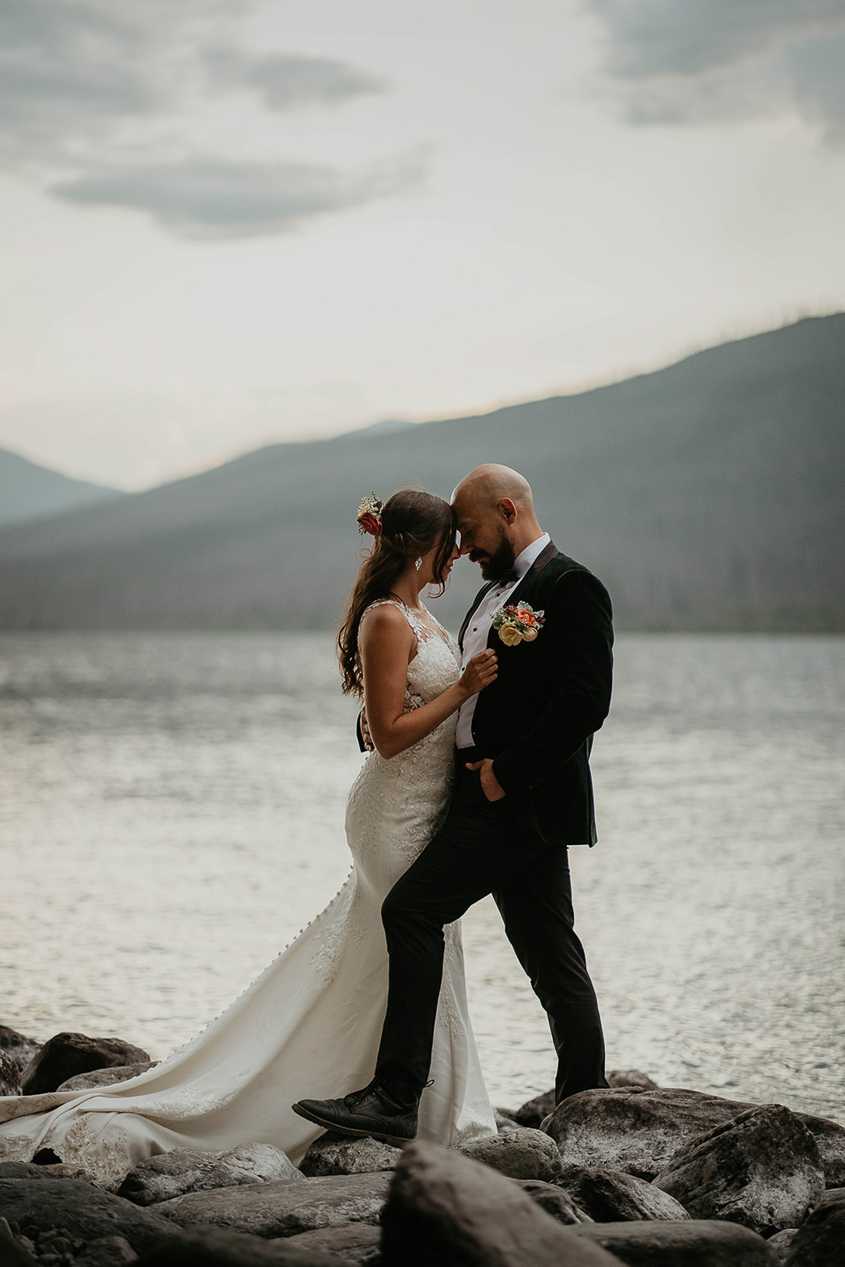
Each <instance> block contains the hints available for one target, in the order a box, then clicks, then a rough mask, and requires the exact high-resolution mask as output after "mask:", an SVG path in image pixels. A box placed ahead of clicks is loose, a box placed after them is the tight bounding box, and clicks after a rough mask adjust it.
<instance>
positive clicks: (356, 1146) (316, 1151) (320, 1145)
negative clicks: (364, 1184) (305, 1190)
mask: <svg viewBox="0 0 845 1267" xmlns="http://www.w3.org/2000/svg"><path fill="white" fill-rule="evenodd" d="M401 1156H402V1150H401V1149H400V1148H392V1147H391V1145H390V1144H382V1143H380V1141H379V1140H377V1139H371V1138H370V1137H369V1136H366V1137H364V1138H362V1139H354V1138H352V1137H351V1136H349V1135H334V1134H332V1132H331V1131H327V1132H326V1134H325V1135H321V1136H320V1138H319V1139H316V1140H315V1141H314V1143H313V1144H312V1145H311V1147H310V1148H309V1149H308V1151H307V1152H306V1154H305V1156H304V1157H303V1158H302V1161H301V1162H300V1163H299V1169H300V1170H301V1171H302V1173H303V1174H304V1175H310V1176H317V1175H372V1174H376V1173H378V1171H381V1170H393V1169H394V1168H395V1166H396V1163H397V1162H398V1161H399V1158H400V1157H401Z"/></svg>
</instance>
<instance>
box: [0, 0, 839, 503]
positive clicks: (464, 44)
mask: <svg viewBox="0 0 845 1267" xmlns="http://www.w3.org/2000/svg"><path fill="white" fill-rule="evenodd" d="M844 65H845V0H800V3H799V0H485V3H483V4H481V3H479V0H425V3H406V4H397V3H396V0H356V3H355V4H351V3H350V2H349V0H120V3H116V2H115V0H0V294H2V305H1V306H0V341H1V342H0V348H2V354H1V355H2V359H0V446H2V447H6V448H10V449H13V450H15V451H16V452H19V453H22V454H24V455H25V456H27V457H30V458H32V459H34V460H36V461H39V462H43V463H45V464H47V465H49V466H53V467H55V468H57V469H60V470H63V471H65V472H67V473H69V474H73V475H78V476H83V477H85V478H89V479H95V480H98V481H101V482H104V483H108V484H113V485H116V486H119V487H123V488H142V487H147V486H149V485H151V484H155V483H159V482H161V481H162V480H165V479H169V478H172V477H174V476H177V475H181V474H185V473H191V472H194V471H196V470H200V469H203V468H204V467H207V466H209V465H212V464H214V463H216V462H219V461H221V460H224V459H226V458H228V457H231V456H234V455H235V454H237V453H239V452H244V451H246V450H249V449H253V448H257V447H258V446H259V445H261V444H263V443H267V442H268V441H275V440H285V439H303V438H307V437H317V436H325V435H330V434H335V433H337V432H339V431H346V430H349V429H351V428H354V427H358V426H363V425H366V424H368V423H371V422H374V421H378V420H379V419H383V418H410V419H415V420H423V419H428V418H433V417H437V416H440V417H448V416H452V415H455V414H460V413H470V412H476V411H479V410H484V409H488V408H492V407H495V406H496V405H498V404H501V403H504V402H514V401H519V400H527V399H535V398H539V397H543V396H548V395H550V394H553V393H558V392H567V391H573V390H577V389H579V388H581V387H583V386H585V385H592V384H595V383H598V382H604V381H608V380H610V379H612V378H616V377H619V376H623V375H625V374H627V373H628V372H630V371H632V370H636V369H639V368H651V367H655V366H658V365H661V364H666V363H668V362H670V361H672V360H674V359H676V358H677V357H678V356H679V355H681V354H683V353H684V352H686V351H688V350H690V349H691V348H693V347H696V346H703V345H709V344H713V343H718V342H720V341H721V340H722V339H723V338H725V337H731V336H733V335H736V334H745V333H749V332H753V331H756V330H760V329H765V328H769V327H771V326H776V325H778V324H781V323H782V322H783V321H784V320H791V319H793V318H794V317H796V316H797V315H800V314H801V313H803V312H813V313H815V312H828V311H835V310H839V309H842V308H845V250H843V243H842V239H843V229H842V226H843V224H845V75H843V69H842V68H843V66H844Z"/></svg>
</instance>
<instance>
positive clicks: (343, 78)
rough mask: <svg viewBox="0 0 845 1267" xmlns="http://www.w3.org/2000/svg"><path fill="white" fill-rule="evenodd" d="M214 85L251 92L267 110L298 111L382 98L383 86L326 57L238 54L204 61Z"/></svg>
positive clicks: (215, 53)
mask: <svg viewBox="0 0 845 1267" xmlns="http://www.w3.org/2000/svg"><path fill="white" fill-rule="evenodd" d="M204 60H205V64H206V66H207V68H208V71H209V74H210V76H211V78H212V80H213V81H214V82H215V83H217V84H219V85H220V86H221V87H225V88H252V89H255V91H256V92H258V93H259V95H260V96H261V99H262V100H263V102H264V104H265V106H267V107H268V109H270V110H291V109H294V108H295V107H297V106H301V105H336V104H339V103H340V102H342V101H345V100H346V99H347V98H349V97H357V96H360V95H362V94H363V93H373V92H382V91H383V90H384V87H385V85H384V81H383V80H381V79H377V78H376V77H375V76H374V75H369V74H367V73H365V72H364V71H360V70H357V69H356V68H355V67H354V66H349V65H347V64H346V63H345V62H338V61H335V60H334V59H332V58H328V57H303V56H298V55H295V54H281V53H278V54H270V55H269V56H266V57H253V56H250V55H249V54H245V53H243V52H241V51H239V50H237V49H230V48H218V49H209V50H208V51H207V52H206V53H205V55H204Z"/></svg>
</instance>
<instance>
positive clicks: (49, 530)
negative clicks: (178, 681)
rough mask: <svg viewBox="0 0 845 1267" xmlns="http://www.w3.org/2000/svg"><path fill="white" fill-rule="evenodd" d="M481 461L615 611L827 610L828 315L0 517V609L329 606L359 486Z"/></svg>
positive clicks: (152, 616) (264, 622)
mask: <svg viewBox="0 0 845 1267" xmlns="http://www.w3.org/2000/svg"><path fill="white" fill-rule="evenodd" d="M485 461H496V462H504V463H507V464H508V465H511V466H515V467H517V468H518V469H519V470H521V471H522V472H523V473H524V474H525V475H526V476H527V477H528V478H529V479H530V481H531V483H532V484H533V486H534V490H535V496H536V500H537V505H538V510H539V516H540V521H541V523H542V524H543V526H544V527H545V528H548V529H549V531H550V532H551V533H552V536H553V537H554V539H555V541H556V542H557V544H558V545H559V546H560V547H561V548H562V549H564V550H565V551H566V552H567V553H569V554H572V555H574V556H575V557H576V558H578V559H580V560H581V561H582V562H584V563H586V564H587V565H588V566H589V567H591V568H592V569H593V570H594V571H596V572H597V573H598V575H599V576H601V577H602V579H603V580H604V581H605V582H606V584H607V585H608V587H609V589H610V591H611V593H612V595H613V598H614V602H615V606H616V610H617V617H618V623H619V625H620V626H622V627H624V628H628V629H669V630H672V629H677V630H839V631H842V630H845V584H843V578H845V495H844V494H845V480H843V475H844V474H845V314H840V315H837V316H831V317H824V318H810V319H807V320H804V321H800V322H798V323H797V324H795V325H792V326H788V327H786V328H784V329H781V330H776V331H772V332H770V333H766V334H761V335H757V336H755V337H753V338H748V339H741V340H739V341H737V342H733V343H728V344H725V345H723V346H721V347H717V348H713V349H710V350H709V351H705V352H701V353H698V354H697V355H695V356H691V357H688V358H687V359H685V360H683V361H681V362H680V363H678V364H677V365H673V366H671V367H670V368H668V369H665V370H661V371H659V372H657V373H653V374H644V375H642V376H639V377H637V378H632V379H629V380H627V381H626V382H623V383H619V384H616V385H613V386H610V387H604V388H599V389H597V390H595V391H590V392H584V393H581V394H579V395H575V396H561V397H555V398H553V399H550V400H543V401H536V402H533V403H530V404H524V405H517V406H513V407H511V408H507V409H500V410H497V411H496V412H494V413H489V414H485V415H482V416H478V417H471V418H458V419H454V420H450V421H445V422H431V423H426V424H423V425H420V426H416V427H407V428H404V429H402V428H400V429H397V430H392V429H390V428H388V429H385V430H383V431H382V430H379V429H375V430H371V431H367V432H361V433H357V434H356V433H352V434H349V435H346V436H342V437H339V438H337V439H334V440H329V441H322V442H313V443H308V444H280V445H274V446H271V447H269V448H265V449H262V450H260V451H258V452H255V453H250V454H248V455H246V456H245V457H242V458H239V459H237V460H236V461H233V462H229V463H227V464H226V465H225V466H222V467H219V468H217V469H216V470H213V471H209V472H206V473H204V474H202V475H198V476H195V477H193V478H191V479H187V480H182V481H179V482H177V483H173V484H169V485H165V486H164V487H162V488H158V489H155V490H153V491H151V492H148V493H143V494H137V495H133V496H127V497H123V498H121V499H120V500H118V501H113V502H108V503H104V504H101V505H97V506H93V507H90V508H88V509H84V510H80V511H77V512H75V513H73V514H68V515H63V516H61V517H59V518H54V519H51V520H49V521H45V522H42V523H36V524H29V525H26V526H25V527H20V528H11V529H6V530H5V531H3V532H1V533H0V626H2V627H5V628H22V629H23V628H42V629H43V628H288V629H305V628H317V627H325V626H331V625H333V624H335V623H336V622H337V621H338V619H339V617H340V615H341V611H342V603H343V596H344V594H345V593H346V591H347V590H348V589H349V586H350V584H351V581H352V578H353V576H354V570H355V563H356V554H357V551H358V550H359V548H360V547H361V544H362V543H361V540H360V538H359V537H358V536H357V534H356V530H355V512H356V509H357V506H358V501H359V499H360V497H361V496H362V495H363V494H365V493H368V492H370V490H371V489H374V490H375V491H376V492H377V493H378V495H379V496H381V497H386V496H387V495H388V494H389V493H390V492H391V491H393V490H395V489H397V488H399V487H401V486H402V485H404V484H406V483H409V482H415V483H422V484H423V485H425V487H427V488H429V489H431V490H432V491H434V492H438V493H441V494H442V495H444V496H446V497H448V496H449V495H450V493H451V490H452V488H453V486H454V485H455V483H456V482H457V481H458V479H459V478H460V477H461V476H462V475H463V474H465V473H466V472H467V471H468V470H470V469H471V468H472V467H473V466H475V465H477V464H478V463H480V462H485ZM477 584H478V571H477V569H476V568H475V567H474V566H473V565H471V564H470V563H469V562H468V561H463V562H462V563H461V564H459V565H458V567H457V568H456V569H455V574H454V579H453V583H452V588H451V590H450V593H449V594H448V595H447V596H446V598H445V599H443V600H441V602H440V605H439V607H438V608H437V610H438V613H439V614H440V615H441V617H445V619H446V620H447V621H448V622H449V623H451V624H453V625H454V624H456V623H457V619H458V617H459V614H460V611H461V610H462V609H463V607H465V605H466V603H467V602H468V600H469V598H470V597H471V596H472V594H473V593H474V592H475V590H476V588H477Z"/></svg>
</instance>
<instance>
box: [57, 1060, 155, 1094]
mask: <svg viewBox="0 0 845 1267" xmlns="http://www.w3.org/2000/svg"><path fill="white" fill-rule="evenodd" d="M157 1064H158V1061H157V1060H139V1061H136V1063H135V1064H134V1065H107V1066H106V1067H105V1068H104V1069H91V1070H90V1071H89V1072H88V1073H76V1074H74V1075H73V1077H72V1078H68V1079H67V1081H66V1082H63V1083H62V1085H61V1086H60V1087H58V1088H57V1090H59V1091H89V1090H90V1089H91V1087H114V1086H116V1085H117V1083H118V1082H128V1081H129V1079H130V1078H137V1077H138V1075H139V1074H141V1073H146V1072H147V1070H148V1069H155V1067H156V1065H157Z"/></svg>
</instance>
